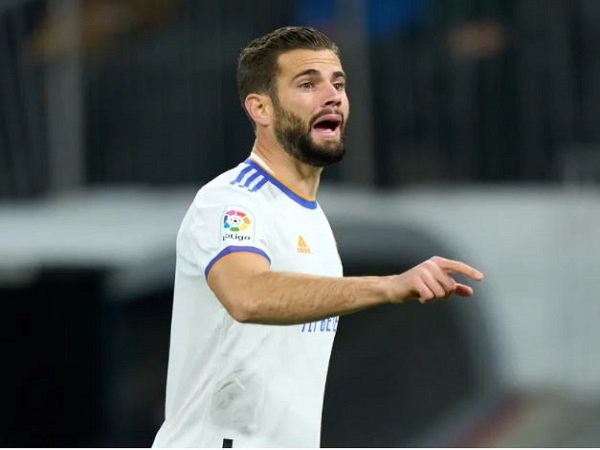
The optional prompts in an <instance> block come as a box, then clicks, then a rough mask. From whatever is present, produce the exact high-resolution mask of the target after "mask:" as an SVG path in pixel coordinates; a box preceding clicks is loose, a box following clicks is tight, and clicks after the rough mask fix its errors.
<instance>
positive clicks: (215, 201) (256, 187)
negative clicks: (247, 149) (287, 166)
mask: <svg viewBox="0 0 600 450" xmlns="http://www.w3.org/2000/svg"><path fill="white" fill-rule="evenodd" d="M267 181H268V179H267V178H266V177H264V176H263V173H262V172H260V171H257V170H256V169H255V167H254V166H253V165H251V164H247V163H246V162H243V163H241V164H239V165H238V166H236V167H234V168H233V169H230V170H228V171H227V172H224V173H222V174H221V175H219V176H217V177H216V178H214V179H213V180H211V181H210V182H208V183H207V184H205V185H204V186H203V187H202V188H201V189H200V190H199V191H198V193H197V194H196V197H195V198H194V201H193V203H192V209H195V210H206V209H207V208H208V209H212V208H214V207H220V208H227V207H230V206H239V207H243V208H250V209H258V210H263V209H265V208H266V209H268V207H269V203H270V201H269V199H268V198H267V189H263V188H264V186H265V185H266V183H267Z"/></svg>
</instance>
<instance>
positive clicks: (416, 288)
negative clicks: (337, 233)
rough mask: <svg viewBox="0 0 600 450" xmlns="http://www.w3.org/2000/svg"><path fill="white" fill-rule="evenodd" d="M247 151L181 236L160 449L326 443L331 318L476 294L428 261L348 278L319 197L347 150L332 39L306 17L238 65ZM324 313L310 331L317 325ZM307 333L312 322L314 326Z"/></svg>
mask: <svg viewBox="0 0 600 450" xmlns="http://www.w3.org/2000/svg"><path fill="white" fill-rule="evenodd" d="M238 88H239V93H240V98H241V101H242V104H243V106H244V108H245V111H246V113H247V114H248V117H249V118H250V120H251V122H252V124H253V126H254V128H255V134H256V140H255V144H254V148H253V149H252V152H251V155H250V157H249V158H248V159H247V160H246V161H244V162H243V163H242V164H240V165H239V166H238V167H236V168H235V169H232V170H230V171H228V172H225V173H224V174H222V175H220V176H219V177H217V178H216V179H214V180H213V181H211V182H210V183H208V184H207V185H205V186H204V187H203V188H202V189H201V190H200V191H199V192H198V195H197V196H196V198H195V199H194V202H193V204H192V206H191V207H190V209H189V210H188V212H187V214H186V216H185V218H184V220H183V223H182V225H181V229H180V231H179V235H178V238H177V269H176V277H175V294H174V305H173V322H172V330H171V349H170V356H169V372H168V381H167V402H166V420H165V422H164V424H163V425H162V427H161V429H160V431H159V432H158V434H157V437H156V440H155V442H154V445H155V446H160V447H165V446H177V447H189V446H194V447H221V446H235V447H318V446H319V443H320V425H321V408H322V403H323V390H324V386H325V378H326V374H327V366H328V363H329V356H330V352H331V346H332V343H333V337H334V331H335V324H336V321H337V316H338V315H340V314H348V313H352V312H355V311H360V310H362V309H365V308H368V307H372V306H376V305H380V304H384V303H390V302H392V303H402V302H404V301H406V300H408V299H410V298H416V299H418V300H420V301H421V302H427V301H429V300H432V299H436V298H445V297H448V296H449V295H451V294H458V295H463V296H468V295H471V294H472V293H473V291H472V289H471V288H470V287H468V286H466V285H463V284H460V283H457V282H456V281H455V280H454V279H453V278H452V277H451V276H450V274H452V273H459V274H461V275H464V276H467V277H470V278H472V279H474V280H480V279H482V278H483V275H482V274H481V273H479V272H478V271H477V270H475V269H473V268H471V267H469V266H467V265H466V264H463V263H461V262H458V261H451V260H446V259H443V258H438V257H434V258H432V259H430V260H428V261H426V262H424V263H422V264H420V265H419V266H417V267H415V268H413V269H411V270H409V271H407V272H405V273H402V274H398V275H393V276H385V277H343V276H342V265H341V262H340V259H339V256H338V252H337V247H336V243H335V240H334V237H333V234H332V232H331V229H330V227H329V224H328V222H327V220H326V218H325V216H324V214H323V212H322V211H321V208H320V207H319V204H318V203H317V202H316V200H315V196H316V193H317V188H318V186H319V178H320V175H321V171H322V169H323V167H324V166H326V165H328V164H331V163H334V162H337V161H339V160H340V159H342V157H343V155H344V151H345V149H344V140H343V133H344V127H345V125H346V121H347V120H348V114H349V104H348V97H347V96H346V77H345V74H344V71H343V69H342V65H341V62H340V59H339V55H338V48H337V47H336V45H335V44H334V43H333V42H332V41H331V40H330V39H329V38H328V37H327V36H325V35H324V34H322V33H320V32H318V31H316V30H314V29H311V28H302V27H286V28H281V29H278V30H276V31H274V32H272V33H270V34H268V35H266V36H263V37H261V38H258V39H256V40H254V41H252V42H251V43H250V44H249V45H248V46H247V47H246V48H245V49H244V50H243V51H242V52H241V55H240V58H239V63H238ZM322 319H323V320H324V321H323V322H322V323H323V324H324V325H323V326H322V327H321V326H320V327H319V328H318V330H317V332H315V331H314V328H315V327H314V324H311V325H312V327H311V325H307V323H310V322H314V321H317V320H322ZM309 330H310V332H309Z"/></svg>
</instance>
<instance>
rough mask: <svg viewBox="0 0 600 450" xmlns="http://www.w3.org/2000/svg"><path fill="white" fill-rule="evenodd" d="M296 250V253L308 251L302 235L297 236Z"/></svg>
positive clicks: (308, 248)
mask: <svg viewBox="0 0 600 450" xmlns="http://www.w3.org/2000/svg"><path fill="white" fill-rule="evenodd" d="M296 251H297V252H298V253H304V254H308V253H310V247H309V246H308V244H307V243H306V241H305V240H304V238H303V237H302V235H300V236H298V244H297V246H296Z"/></svg>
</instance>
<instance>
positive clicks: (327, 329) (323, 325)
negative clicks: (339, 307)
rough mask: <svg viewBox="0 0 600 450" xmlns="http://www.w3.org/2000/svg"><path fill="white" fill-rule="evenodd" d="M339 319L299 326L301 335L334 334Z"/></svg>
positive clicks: (333, 318)
mask: <svg viewBox="0 0 600 450" xmlns="http://www.w3.org/2000/svg"><path fill="white" fill-rule="evenodd" d="M339 321H340V318H339V317H337V316H336V317H328V318H326V319H322V320H319V321H317V322H308V323H303V324H302V325H300V332H302V333H335V332H336V331H337V326H338V322H339Z"/></svg>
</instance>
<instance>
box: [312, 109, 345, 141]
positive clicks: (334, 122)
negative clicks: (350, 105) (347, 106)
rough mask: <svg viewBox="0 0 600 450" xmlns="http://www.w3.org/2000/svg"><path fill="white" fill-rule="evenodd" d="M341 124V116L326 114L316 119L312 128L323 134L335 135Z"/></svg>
mask: <svg viewBox="0 0 600 450" xmlns="http://www.w3.org/2000/svg"><path fill="white" fill-rule="evenodd" d="M341 125H342V118H341V116H340V115H338V114H326V115H324V116H321V117H319V118H318V119H317V121H316V122H315V123H314V125H313V129H314V130H315V131H317V132H318V133H319V134H322V135H325V136H333V135H336V134H337V132H338V130H339V129H340V127H341Z"/></svg>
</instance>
